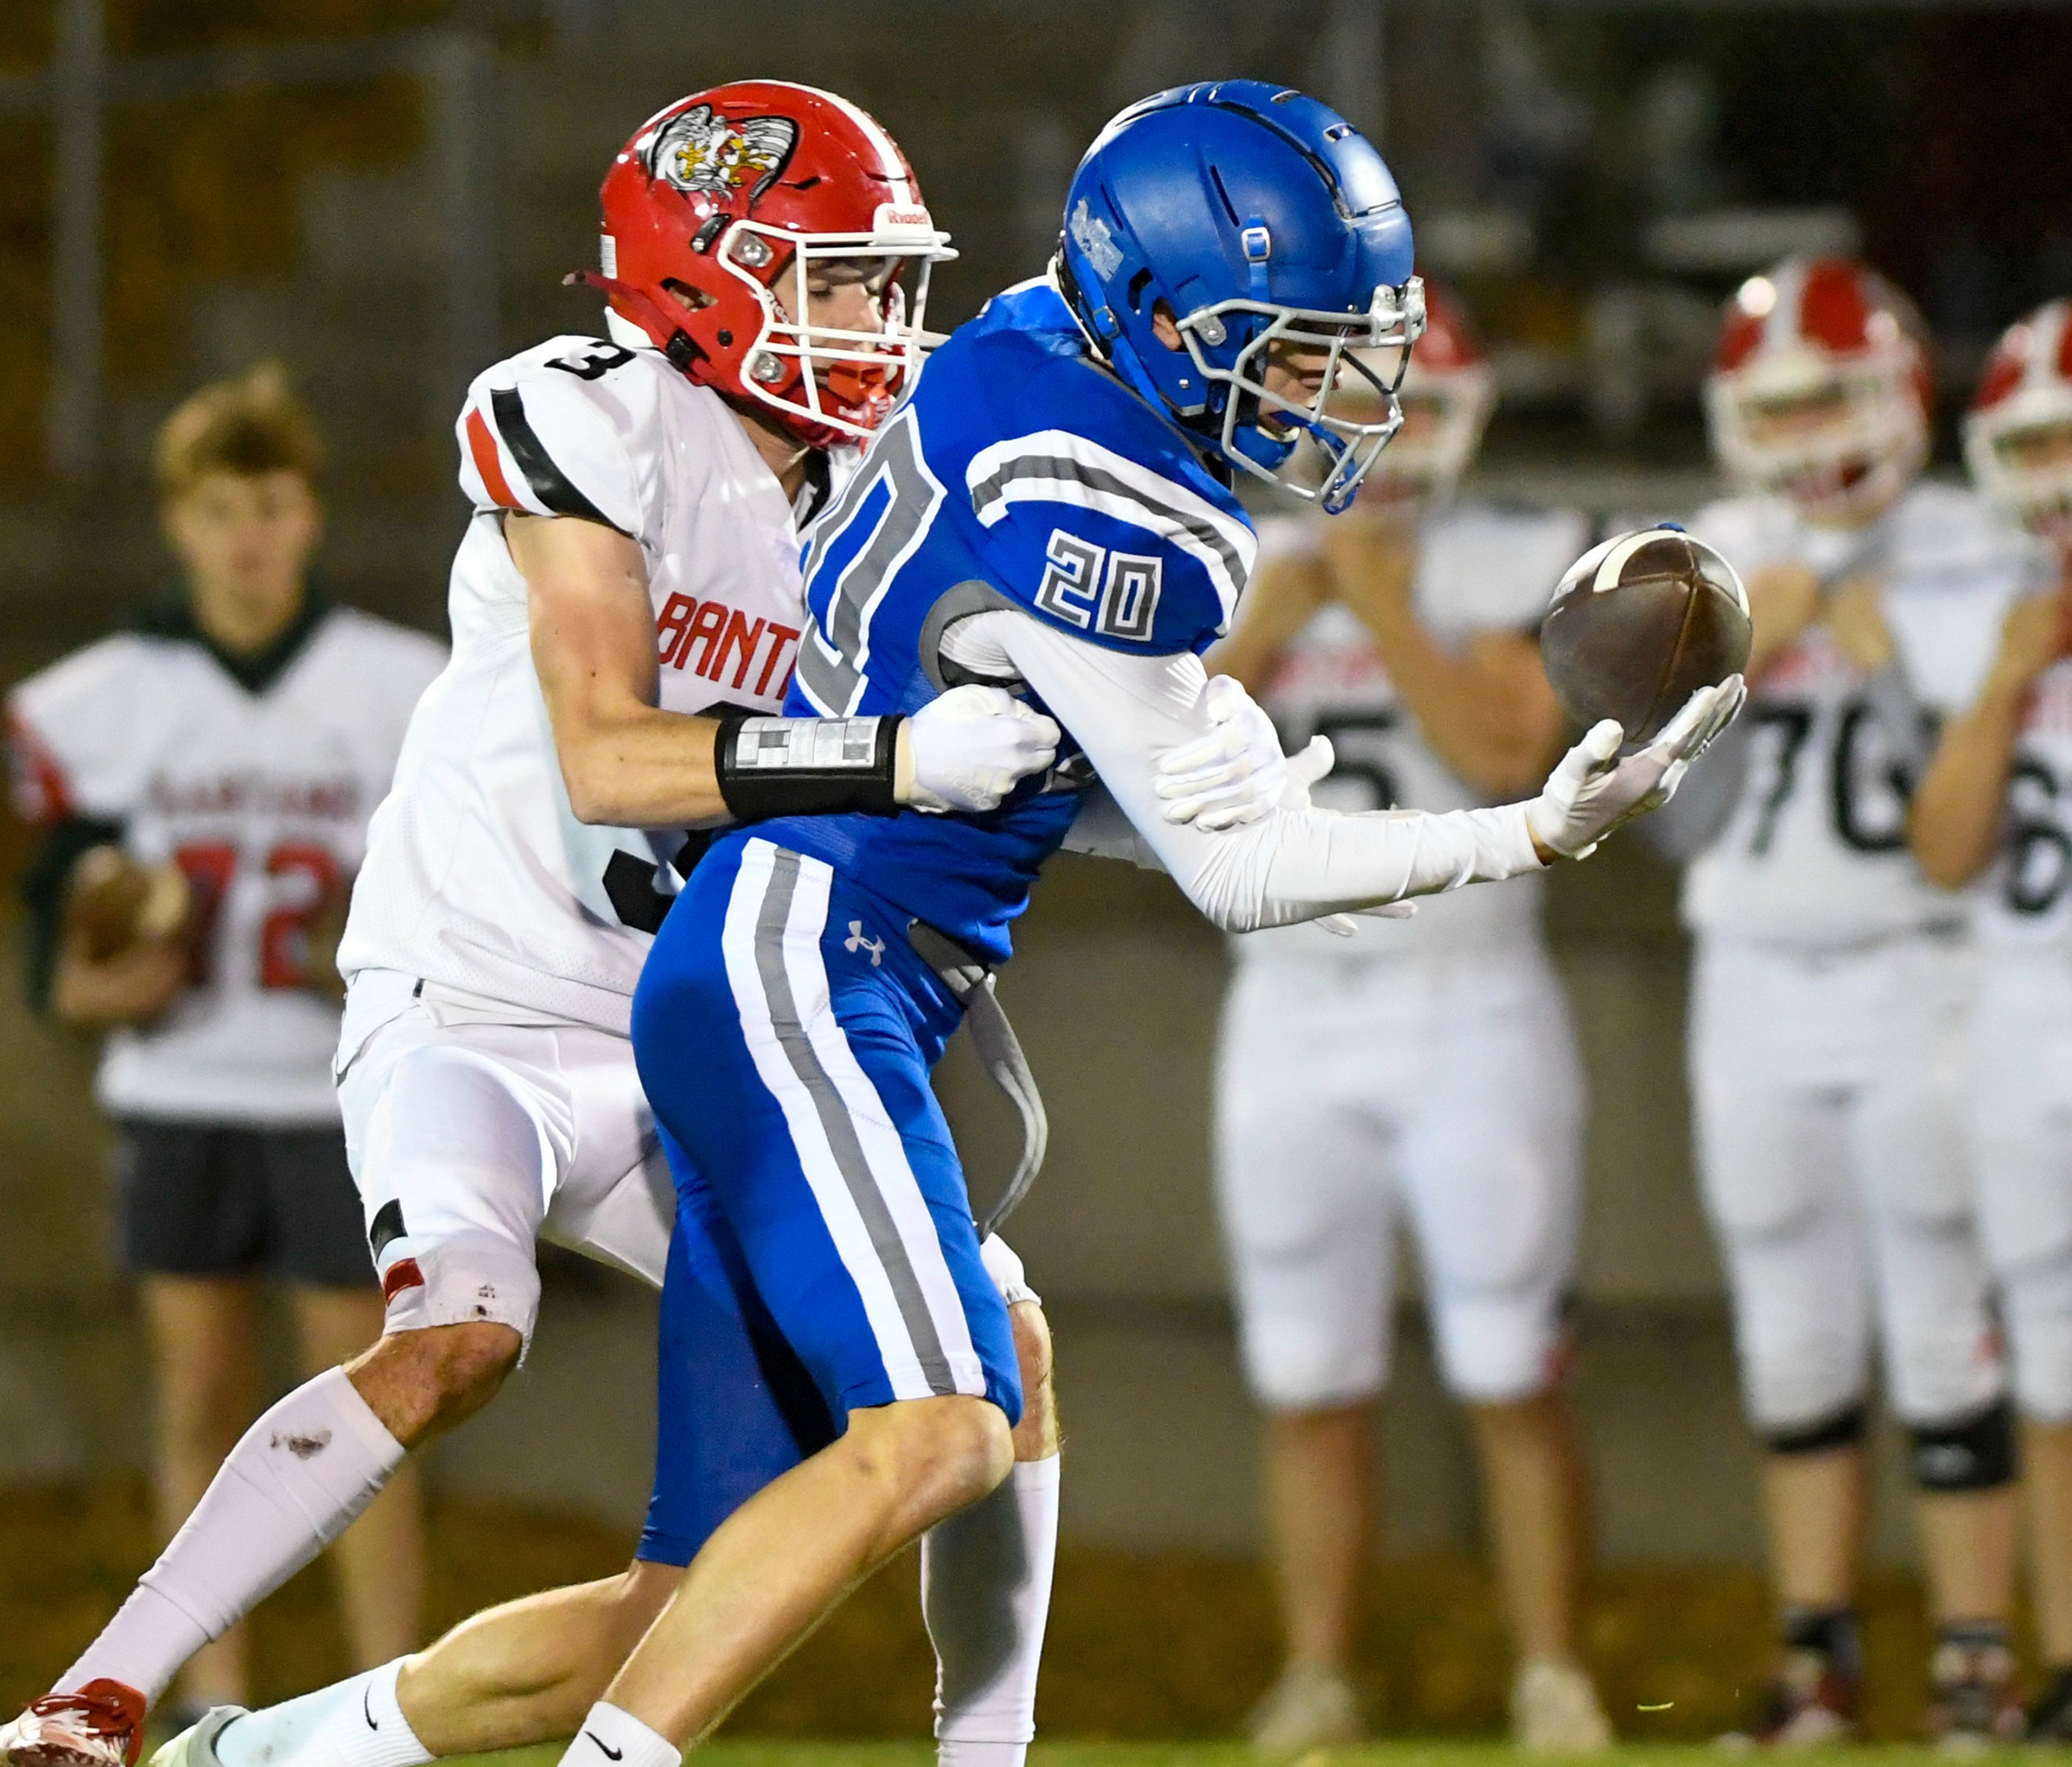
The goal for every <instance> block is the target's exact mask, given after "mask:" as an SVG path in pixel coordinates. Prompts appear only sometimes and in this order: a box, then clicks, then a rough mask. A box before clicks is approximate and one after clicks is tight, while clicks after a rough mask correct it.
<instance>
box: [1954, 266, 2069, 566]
mask: <svg viewBox="0 0 2072 1767" xmlns="http://www.w3.org/2000/svg"><path fill="white" fill-rule="evenodd" d="M1964 455H1965V458H1966V459H1967V460H1968V461H1969V462H1971V476H1972V478H1973V479H1975V481H1976V482H1977V483H1978V487H1979V489H1980V490H1981V491H1984V492H1985V493H1986V495H1988V496H1989V497H1991V498H1992V499H1993V500H1994V502H1996V503H1998V504H2000V507H2002V508H2003V509H2005V510H2006V511H2007V512H2008V513H2009V514H2010V515H2012V516H2014V517H2015V518H2016V520H2019V521H2021V523H2023V524H2025V526H2027V527H2028V528H2029V529H2030V530H2031V531H2032V532H2034V533H2037V534H2040V535H2041V536H2043V537H2044V538H2045V539H2046V540H2051V541H2053V542H2054V543H2055V544H2058V545H2059V546H2061V547H2064V548H2067V549H2072V301H2052V302H2049V304H2048V305H2046V306H2040V307H2038V308H2037V310H2035V311H2034V312H2033V313H2032V314H2029V316H2028V317H2027V318H2022V319H2019V320H2017V321H2016V323H2014V324H2013V325H2012V326H2010V327H2008V330H2007V331H2006V332H2005V334H2004V335H2003V336H2002V337H2001V339H2000V342H1999V343H1996V344H1995V345H1994V346H1993V353H1992V355H1990V356H1988V358H1987V359H1986V372H1985V373H1984V375H1983V376H1981V377H1980V379H1979V390H1978V392H1977V394H1976V395H1975V397H1973V399H1972V401H1971V412H1970V413H1969V415H1967V417H1966V418H1965V419H1964Z"/></svg>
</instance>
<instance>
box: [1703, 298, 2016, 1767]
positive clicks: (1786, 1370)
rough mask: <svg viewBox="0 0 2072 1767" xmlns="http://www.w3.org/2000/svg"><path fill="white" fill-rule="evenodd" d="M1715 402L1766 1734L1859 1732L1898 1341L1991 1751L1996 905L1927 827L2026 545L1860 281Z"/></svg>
mask: <svg viewBox="0 0 2072 1767" xmlns="http://www.w3.org/2000/svg"><path fill="white" fill-rule="evenodd" d="M1707 401H1708V416H1709V419H1710V423H1711V429H1712V440H1713V445H1714V448H1715V450H1716V454H1717V456H1718V458H1719V461H1720V465H1721V466H1723V467H1724V468H1725V470H1726V471H1727V472H1728V473H1729V475H1731V476H1732V477H1733V479H1735V480H1736V481H1737V483H1739V484H1740V485H1741V487H1744V488H1745V491H1746V495H1742V496H1740V497H1737V498H1735V499H1731V500H1728V501H1725V502H1721V503H1715V504H1713V505H1712V506H1710V507H1707V508H1705V509H1704V510H1702V511H1700V512H1699V513H1698V515H1697V516H1695V517H1694V518H1693V519H1692V524H1691V526H1692V532H1694V533H1695V534H1697V535H1698V536H1700V537H1702V538H1704V539H1705V540H1708V541H1710V542H1711V543H1712V544H1713V545H1715V546H1716V547H1718V548H1720V550H1722V551H1723V552H1724V553H1725V554H1726V555H1727V556H1728V557H1729V558H1731V559H1733V561H1734V562H1735V563H1736V565H1737V566H1738V567H1739V569H1740V570H1741V574H1742V577H1744V579H1745V581H1746V582H1747V585H1748V590H1749V601H1750V603H1751V606H1752V608H1753V618H1754V624H1755V638H1754V648H1753V653H1752V654H1751V655H1750V657H1749V669H1748V678H1749V692H1750V698H1749V709H1748V716H1747V717H1746V718H1745V720H1744V721H1743V729H1742V730H1741V733H1740V734H1739V736H1738V739H1737V742H1735V743H1733V745H1731V746H1730V747H1729V750H1727V751H1726V753H1725V755H1723V756H1722V757H1720V760H1722V761H1723V762H1725V763H1726V764H1723V765H1720V766H1716V767H1714V768H1713V769H1711V770H1708V776H1707V785H1708V787H1710V788H1711V789H1712V791H1713V793H1714V795H1715V797H1716V802H1715V803H1714V805H1713V806H1712V821H1713V826H1712V828H1710V829H1709V830H1705V831H1703V836H1704V838H1703V840H1702V845H1703V850H1702V851H1701V852H1700V853H1699V855H1698V857H1696V859H1695V861H1693V862H1692V865H1691V866H1690V869H1689V871H1688V873H1687V875H1686V877H1685V879H1684V886H1683V914H1684V918H1685V921H1686V923H1688V926H1689V927H1690V928H1691V930H1692V933H1693V934H1694V935H1695V937H1696V972H1695V976H1694V980H1693V988H1692V1004H1691V1024H1690V1054H1689V1059H1690V1074H1691V1087H1692V1097H1693V1100H1694V1103H1695V1107H1696V1119H1697V1121H1696V1128H1697V1139H1698V1154H1699V1166H1700V1182H1701V1185H1702V1187H1703V1190H1704V1201H1705V1205H1706V1208H1707V1210H1708V1214H1710V1216H1711V1218H1712V1225H1713V1228H1714V1231H1715V1233H1716V1236H1717V1239H1718V1241H1719V1244H1720V1251H1721V1255H1722V1257H1723V1259H1724V1261H1725V1264H1726V1268H1727V1273H1728V1278H1729V1288H1730V1290H1731V1294H1732V1299H1733V1312H1734V1327H1735V1338H1736V1344H1737V1351H1738V1354H1739V1358H1740V1362H1741V1385H1742V1391H1743V1395H1744V1399H1745V1403H1746V1405H1747V1408H1748V1412H1749V1416H1750V1419H1751V1420H1752V1421H1753V1424H1754V1426H1755V1428H1756V1429H1757V1432H1758V1434H1759V1435H1760V1436H1761V1438H1762V1443H1763V1446H1764V1449H1765V1450H1766V1460H1765V1465H1764V1494H1765V1504H1766V1513H1767V1519H1768V1524H1769V1533H1770V1568H1771V1572H1772V1575H1773V1576H1774V1578H1775V1580H1776V1583H1777V1590H1778V1600H1779V1602H1780V1605H1781V1608H1782V1616H1781V1627H1782V1655H1781V1660H1780V1666H1779V1669H1778V1674H1777V1678H1776V1680H1775V1683H1774V1686H1773V1687H1772V1688H1771V1690H1770V1696H1769V1703H1768V1705H1767V1707H1766V1709H1765V1710H1764V1711H1763V1712H1762V1713H1761V1714H1760V1715H1759V1716H1757V1718H1756V1719H1755V1720H1754V1722H1753V1727H1752V1728H1750V1730H1749V1732H1747V1736H1749V1738H1751V1739H1753V1740H1756V1741H1757V1742H1762V1743H1768V1744H1779V1745H1793V1744H1808V1743H1815V1742H1819V1741H1823V1740H1836V1739H1839V1738H1841V1737H1844V1736H1848V1734H1850V1733H1851V1732H1852V1730H1853V1728H1854V1726H1855V1724H1856V1716H1857V1711H1858V1703H1859V1694H1860V1682H1861V1677H1862V1657H1861V1652H1860V1647H1859V1644H1858V1639H1857V1629H1856V1609H1855V1605H1854V1604H1855V1600H1856V1576H1857V1570H1858V1565H1859V1559H1860V1551H1861V1546H1862V1539H1863V1534H1864V1522H1865V1513H1866V1505H1867V1498H1868V1464H1867V1461H1866V1458H1865V1454H1864V1436H1865V1423H1866V1417H1867V1402H1868V1373H1869V1362H1870V1355H1871V1349H1872V1346H1873V1342H1876V1343H1877V1346H1879V1349H1880V1350H1881V1359H1882V1362H1883V1366H1884V1369H1885V1379H1886V1382H1887V1391H1888V1393H1889V1399H1890V1402H1891V1405H1892V1408H1893V1411H1894V1412H1896V1413H1897V1416H1898V1417H1899V1419H1900V1420H1901V1423H1903V1424H1905V1426H1906V1427H1907V1428H1908V1430H1909V1432H1910V1436H1911V1438H1912V1454H1911V1468H1912V1473H1913V1478H1914V1485H1915V1486H1916V1489H1917V1500H1916V1509H1917V1512H1918V1519H1919V1525H1920V1529H1921V1538H1922V1556H1923V1559H1924V1561H1925V1564H1926V1572H1927V1580H1928V1584H1929V1593H1930V1608H1931V1610H1932V1613H1933V1616H1934V1621H1935V1625H1936V1628H1937V1637H1938V1648H1937V1650H1936V1652H1935V1654H1934V1662H1933V1666H1932V1679H1933V1681H1934V1700H1935V1710H1934V1715H1933V1722H1934V1724H1935V1725H1936V1726H1937V1727H1938V1728H1939V1729H1940V1730H1941V1731H1942V1732H1943V1733H1944V1734H1946V1735H1951V1736H1958V1737H1960V1738H1963V1737H1968V1738H1971V1739H1974V1740H1984V1739H1985V1738H1988V1737H1990V1736H2001V1735H2004V1734H2006V1732H2007V1731H2008V1728H2010V1727H2011V1726H2012V1724H2015V1723H2016V1722H2017V1721H2018V1719H2019V1708H2018V1707H2016V1704H2015V1703H2014V1699H2015V1695H2014V1690H2013V1687H2012V1682H2011V1661H2010V1658H2009V1657H2008V1650H2007V1622H2008V1609H2009V1604H2010V1601H2011V1586H2012V1574H2013V1558H2014V1549H2015V1542H2014V1536H2015V1493H2014V1487H2013V1484H2012V1480H2013V1477H2014V1465H2015V1462H2014V1445H2013V1436H2012V1426H2011V1420H2010V1417H2009V1413H2008V1405H2007V1402H2006V1399H2005V1396H2004V1386H2005V1383H2004V1376H2003V1374H2002V1370H2001V1366H2000V1354H1999V1350H1998V1344H1997V1338H1996V1333H1995V1330H1994V1328H1993V1322H1992V1317H1991V1315H1990V1312H1989V1309H1988V1297H1987V1288H1988V1281H1987V1274H1986V1271H1985V1268H1984V1260H1983V1257H1982V1255H1981V1253H1980V1251H1979V1245H1978V1242H1977V1236H1976V1233H1975V1229H1974V1225H1973V1215H1972V1207H1971V1194H1970V1182H1969V1178H1968V1176H1967V1169H1966V1161H1965V1157H1964V1152H1963V1132H1962V1124H1963V1098H1962V1095H1961V1091H1960V1087H1961V1082H1962V1066H1961V1062H1962V1046H1963V1031H1964V1009H1965V1004H1966V1000H1967V992H1968V989H1969V988H1970V986H1971V981H1972V978H1973V976H1974V974H1975V965H1974V963H1973V960H1972V954H1971V950H1970V948H1969V945H1968V943H1967V937H1966V931H1965V910H1964V908H1963V905H1962V904H1960V903H1959V902H1954V901H1952V900H1951V898H1949V897H1947V895H1944V894H1942V893H1941V892H1939V891H1938V890H1935V889H1934V887H1933V886H1931V885H1930V884H1929V883H1928V882H1927V881H1926V879H1925V878H1924V877H1922V874H1921V872H1920V869H1919V868H1918V865H1916V864H1915V863H1914V858H1913V856H1912V855H1911V854H1910V853H1909V852H1908V850H1907V846H1906V831H1905V816H1906V805H1907V799H1908V795H1909V794H1910V791H1911V789H1912V787H1913V784H1914V780H1915V779H1916V778H1917V777H1918V773H1919V770H1920V768H1921V766H1922V763H1923V762H1924V761H1925V758H1926V756H1925V754H1924V753H1923V752H1922V751H1923V746H1924V729H1925V726H1924V724H1923V711H1922V707H1923V706H1924V705H1955V704H1961V703H1963V700H1964V699H1965V698H1966V697H1968V692H1969V689H1970V687H1971V684H1972V683H1973V682H1974V681H1975V680H1976V679H1977V674H1978V672H1979V671H1981V670H1982V669H1983V668H1984V660H1985V654H1986V653H1987V652H1988V651H1989V650H1990V646H1991V631H1992V627H1991V624H1990V618H1991V616H1990V614H1988V615H1987V616H1986V618H1987V622H1988V623H1985V624H1984V625H1983V626H1982V625H1981V623H1980V621H1981V612H1980V610H1981V608H1982V607H1984V608H1988V609H1990V608H1992V607H1996V606H1997V605H1998V604H1999V602H2000V599H2001V598H2004V597H2005V596H2007V595H2008V594H2011V593H2012V588H2013V586H2014V585H2015V583H2016V581H2018V580H2019V577H2020V573H2021V557H2022V553H2023V549H2022V548H2021V546H2020V545H2019V544H2017V543H2016V542H2015V541H2014V540H2013V538H2012V536H2010V535H2009V534H2008V532H2007V531H2006V529H2005V527H2004V524H2003V523H2001V522H2000V520H1999V519H1998V517H1997V516H1995V515H1994V513H1993V512H1992V510H1991V509H1990V508H1989V507H1988V506H1987V505H1986V503H1984V499H1981V498H1979V497H1978V496H1976V495H1974V494H1972V493H1971V492H1969V491H1963V490H1961V489H1957V488H1954V487H1944V486H1942V485H1936V484H1930V483H1923V482H1922V481H1921V480H1920V479H1919V477H1918V475H1919V472H1920V470H1921V467H1922V464H1923V463H1924V462H1925V461H1926V458H1927V454H1928V445H1929V359H1928V351H1927V347H1926V342H1925V339H1924V335H1923V333H1922V327H1921V324H1920V321H1919V319H1918V316H1917V315H1916V314H1915V313H1914V310H1913V309H1912V308H1911V306H1910V305H1909V304H1908V303H1907V302H1906V300H1905V298H1904V297H1903V296H1901V294H1898V293H1897V291H1896V290H1893V288H1892V287H1891V286H1889V284H1888V283H1886V282H1885V281H1884V280H1883V279H1882V278H1881V277H1878V276H1877V275H1876V274H1874V273H1872V272H1871V271H1870V270H1868V269H1866V268H1864V266H1863V265H1860V264H1858V263H1855V262H1852V261H1844V260H1840V259H1824V260H1813V261H1786V262H1785V263H1782V264H1780V265H1778V266H1777V267H1776V268H1775V269H1773V270H1771V271H1770V272H1769V273H1766V274H1765V275H1762V276H1759V277H1752V278H1750V279H1749V281H1747V282H1745V284H1744V285H1743V286H1741V290H1739V292H1738V293H1737V294H1736V296H1735V297H1734V298H1733V300H1732V301H1731V302H1729V305H1728V306H1727V309H1726V313H1725V326H1724V329H1723V331H1722V333H1721V335H1720V343H1719V348H1718V355H1717V358H1716V368H1715V370H1714V372H1713V374H1712V378H1711V380H1709V382H1708V386H1707ZM1723 787H1724V788H1725V789H1724V790H1722V789H1721V788H1723ZM1703 789H1704V788H1701V791H1702V790H1703ZM1697 807H1699V806H1698V805H1697V804H1696V803H1694V804H1692V805H1688V806H1687V807H1686V810H1687V813H1690V812H1692V811H1695V810H1696V808H1697ZM1686 833H1687V834H1688V835H1689V836H1691V837H1692V840H1693V842H1694V844H1696V843H1697V841H1698V838H1699V836H1700V831H1696V830H1687V831H1686Z"/></svg>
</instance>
